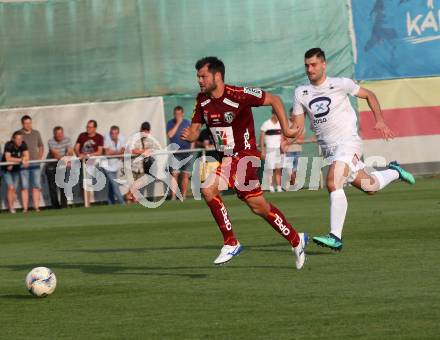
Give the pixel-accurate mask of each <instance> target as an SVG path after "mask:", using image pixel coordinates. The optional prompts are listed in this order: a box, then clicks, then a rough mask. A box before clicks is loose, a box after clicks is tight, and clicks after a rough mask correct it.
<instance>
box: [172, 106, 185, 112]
mask: <svg viewBox="0 0 440 340" xmlns="http://www.w3.org/2000/svg"><path fill="white" fill-rule="evenodd" d="M176 111H182V112H184V110H183V107H182V106H180V105H177V106H176V107H175V108H174V110H173V112H176Z"/></svg>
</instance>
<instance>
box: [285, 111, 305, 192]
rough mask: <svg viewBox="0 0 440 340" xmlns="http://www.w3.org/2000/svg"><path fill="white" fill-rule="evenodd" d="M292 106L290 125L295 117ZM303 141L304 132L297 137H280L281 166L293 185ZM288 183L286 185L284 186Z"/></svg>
mask: <svg viewBox="0 0 440 340" xmlns="http://www.w3.org/2000/svg"><path fill="white" fill-rule="evenodd" d="M292 111H293V108H292V107H291V108H290V110H289V112H290V126H292V124H293V120H294V119H295V117H294V116H293V115H292ZM303 143H304V133H302V134H301V135H300V136H298V137H297V138H295V139H293V138H286V137H285V136H284V135H283V136H282V138H281V152H282V153H283V157H282V158H283V168H284V169H286V170H287V171H288V172H289V176H288V177H289V182H290V185H294V184H295V181H296V171H297V169H298V159H299V157H300V156H301V151H302V144H303ZM287 187H288V185H286V188H287Z"/></svg>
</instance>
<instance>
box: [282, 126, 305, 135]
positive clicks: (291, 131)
mask: <svg viewBox="0 0 440 340" xmlns="http://www.w3.org/2000/svg"><path fill="white" fill-rule="evenodd" d="M303 132H304V126H301V127H300V126H298V125H296V124H293V125H292V127H290V128H288V129H286V130H285V131H283V135H284V136H286V137H287V138H297V137H299V136H301V135H302V134H303Z"/></svg>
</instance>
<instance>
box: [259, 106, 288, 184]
mask: <svg viewBox="0 0 440 340" xmlns="http://www.w3.org/2000/svg"><path fill="white" fill-rule="evenodd" d="M260 148H261V158H263V159H264V160H265V161H264V171H265V172H266V173H267V175H268V181H269V191H270V192H275V188H274V185H273V179H274V176H273V175H274V174H275V183H276V189H277V192H281V191H282V189H281V169H282V167H283V160H282V158H281V125H280V122H279V121H278V118H277V116H276V115H275V114H274V113H272V117H271V118H270V119H268V120H266V121H265V122H264V123H263V125H261V129H260Z"/></svg>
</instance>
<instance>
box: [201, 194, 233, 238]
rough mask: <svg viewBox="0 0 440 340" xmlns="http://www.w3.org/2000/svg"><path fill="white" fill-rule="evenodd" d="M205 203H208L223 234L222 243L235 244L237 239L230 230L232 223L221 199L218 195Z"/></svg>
mask: <svg viewBox="0 0 440 340" xmlns="http://www.w3.org/2000/svg"><path fill="white" fill-rule="evenodd" d="M206 203H207V204H208V207H209V209H211V213H212V216H213V217H214V219H215V221H216V222H217V224H218V227H219V229H220V231H221V233H222V234H223V240H224V244H227V245H230V246H235V245H236V244H237V239H236V238H235V235H234V232H233V231H232V223H231V220H230V219H229V215H228V211H227V210H226V207H225V205H224V204H223V201H222V199H221V198H220V197H219V196H216V197H214V198H213V199H212V200H211V201H210V202H206Z"/></svg>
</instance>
